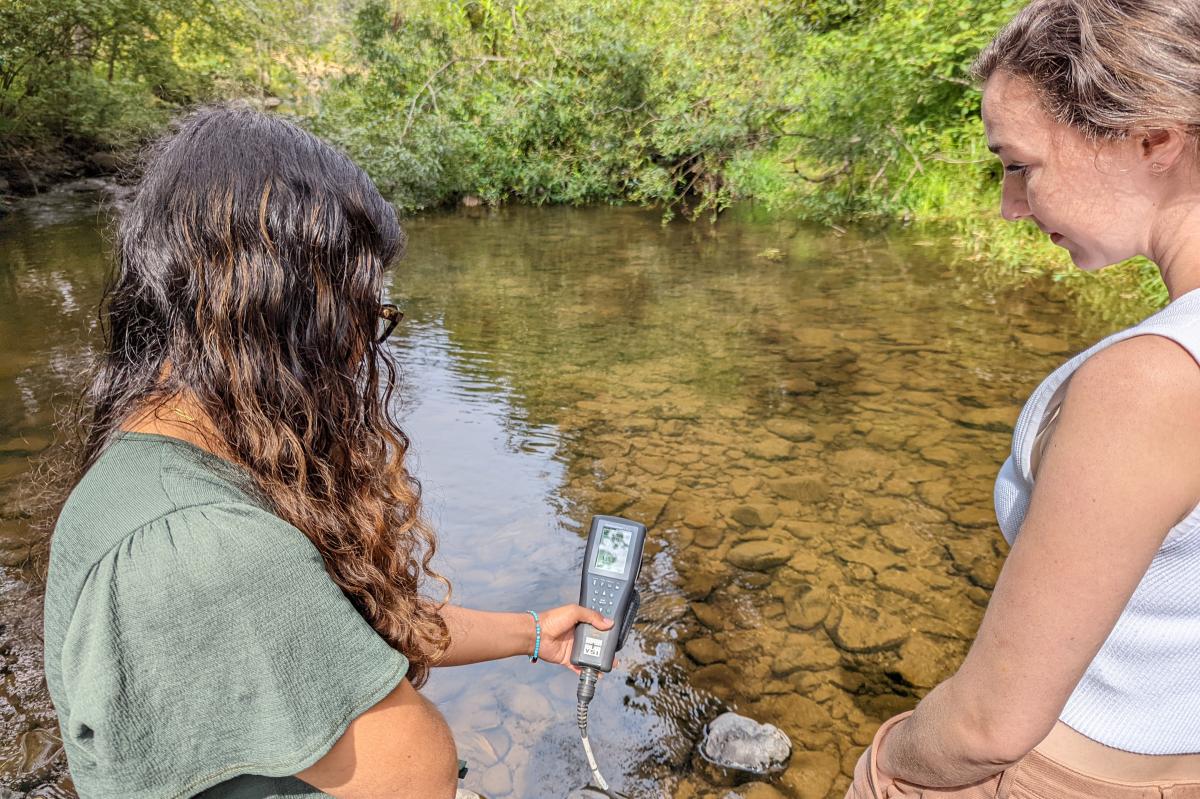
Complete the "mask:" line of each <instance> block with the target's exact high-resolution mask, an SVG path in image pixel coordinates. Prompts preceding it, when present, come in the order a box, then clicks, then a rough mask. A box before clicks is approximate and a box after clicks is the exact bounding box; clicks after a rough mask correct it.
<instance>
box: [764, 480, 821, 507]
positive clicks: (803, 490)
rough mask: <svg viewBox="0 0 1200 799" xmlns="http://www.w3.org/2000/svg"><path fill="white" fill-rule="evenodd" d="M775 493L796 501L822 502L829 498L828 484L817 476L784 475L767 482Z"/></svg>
mask: <svg viewBox="0 0 1200 799" xmlns="http://www.w3.org/2000/svg"><path fill="white" fill-rule="evenodd" d="M767 487H768V488H770V489H771V491H772V492H774V493H775V494H776V495H778V496H780V497H782V498H783V499H790V500H794V501H796V502H824V501H825V500H826V499H828V498H829V484H828V483H827V482H825V481H824V480H822V479H820V478H818V477H785V478H784V479H782V480H772V481H771V482H769V483H768V484H767Z"/></svg>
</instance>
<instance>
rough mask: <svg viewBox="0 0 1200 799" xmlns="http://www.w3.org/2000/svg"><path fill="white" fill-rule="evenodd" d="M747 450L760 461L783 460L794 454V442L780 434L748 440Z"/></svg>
mask: <svg viewBox="0 0 1200 799" xmlns="http://www.w3.org/2000/svg"><path fill="white" fill-rule="evenodd" d="M746 451H747V452H748V453H750V455H751V456H752V457H754V458H757V459H758V460H760V461H781V460H786V459H787V458H790V457H791V456H792V444H791V442H789V441H787V440H786V439H782V438H779V437H778V436H768V437H765V438H761V439H759V440H757V441H750V442H748V443H747V444H746Z"/></svg>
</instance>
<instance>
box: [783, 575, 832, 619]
mask: <svg viewBox="0 0 1200 799" xmlns="http://www.w3.org/2000/svg"><path fill="white" fill-rule="evenodd" d="M830 604H831V600H830V597H829V592H828V591H826V590H825V589H824V588H821V587H819V586H812V585H806V584H801V585H798V586H796V589H795V591H794V593H792V594H791V595H790V596H788V597H787V598H785V599H784V603H783V612H784V616H785V617H786V618H787V623H788V626H790V627H794V628H796V629H800V630H811V629H812V628H814V627H816V626H817V625H819V624H820V623H821V622H823V621H825V617H826V616H828V615H829V606H830Z"/></svg>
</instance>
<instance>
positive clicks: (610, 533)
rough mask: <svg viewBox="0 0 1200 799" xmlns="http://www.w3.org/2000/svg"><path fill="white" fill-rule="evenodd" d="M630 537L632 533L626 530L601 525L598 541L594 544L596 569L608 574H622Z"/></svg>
mask: <svg viewBox="0 0 1200 799" xmlns="http://www.w3.org/2000/svg"><path fill="white" fill-rule="evenodd" d="M632 539H633V533H631V532H630V531H628V530H622V529H621V528H619V527H607V526H605V527H601V528H600V543H599V544H598V545H597V546H596V564H595V568H596V570H597V571H603V572H608V573H609V574H624V573H625V564H626V563H627V562H628V561H629V544H630V543H631V541H632Z"/></svg>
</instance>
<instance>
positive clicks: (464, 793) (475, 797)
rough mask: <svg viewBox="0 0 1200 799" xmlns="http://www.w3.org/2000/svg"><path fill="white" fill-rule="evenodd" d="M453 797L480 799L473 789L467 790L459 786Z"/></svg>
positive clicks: (457, 798) (458, 798)
mask: <svg viewBox="0 0 1200 799" xmlns="http://www.w3.org/2000/svg"><path fill="white" fill-rule="evenodd" d="M454 799H480V796H479V794H477V793H475V792H474V791H468V790H467V789H466V788H459V789H458V791H456V792H455V794H454Z"/></svg>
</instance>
